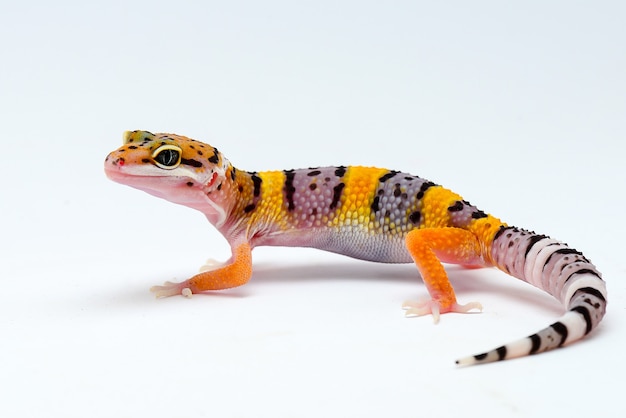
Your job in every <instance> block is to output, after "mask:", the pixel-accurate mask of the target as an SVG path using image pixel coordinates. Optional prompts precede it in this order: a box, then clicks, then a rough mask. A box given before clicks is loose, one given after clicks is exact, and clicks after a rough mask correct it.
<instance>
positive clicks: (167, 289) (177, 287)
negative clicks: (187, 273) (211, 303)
mask: <svg viewBox="0 0 626 418" xmlns="http://www.w3.org/2000/svg"><path fill="white" fill-rule="evenodd" d="M150 291H151V292H152V293H154V296H156V297H157V299H161V298H167V297H170V296H176V295H183V296H184V297H186V298H190V297H191V295H192V293H193V292H192V291H191V289H190V288H189V287H186V286H185V283H184V282H183V283H173V282H165V283H164V284H163V286H152V287H151V288H150Z"/></svg>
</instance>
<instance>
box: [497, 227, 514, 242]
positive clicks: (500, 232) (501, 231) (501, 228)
mask: <svg viewBox="0 0 626 418" xmlns="http://www.w3.org/2000/svg"><path fill="white" fill-rule="evenodd" d="M507 229H511V227H510V226H501V227H500V228H499V229H498V232H496V235H494V236H493V239H494V240H496V239H497V238H498V237H499V236H500V235H502V234H503V233H504V231H506V230H507Z"/></svg>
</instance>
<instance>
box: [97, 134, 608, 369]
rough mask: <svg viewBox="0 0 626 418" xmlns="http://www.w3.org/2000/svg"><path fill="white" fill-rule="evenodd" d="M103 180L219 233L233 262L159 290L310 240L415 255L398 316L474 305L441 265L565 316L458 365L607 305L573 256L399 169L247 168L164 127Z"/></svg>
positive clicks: (502, 355) (222, 275)
mask: <svg viewBox="0 0 626 418" xmlns="http://www.w3.org/2000/svg"><path fill="white" fill-rule="evenodd" d="M105 171H106V173H107V175H108V176H109V178H111V179H112V180H114V181H117V182H119V183H123V184H126V185H129V186H132V187H135V188H138V189H141V190H144V191H146V192H148V193H150V194H153V195H155V196H158V197H161V198H164V199H167V200H169V201H172V202H174V203H178V204H182V205H185V206H189V207H191V208H194V209H197V210H199V211H201V212H202V213H204V214H205V215H206V217H207V219H208V220H209V221H210V222H211V223H212V224H213V225H215V227H216V228H217V229H218V230H219V231H220V232H221V233H222V234H223V235H224V237H226V239H227V240H228V242H229V244H230V246H231V249H232V257H231V259H230V260H229V261H228V262H227V263H225V264H224V265H222V266H211V267H210V268H209V269H207V270H205V271H202V272H201V273H199V274H197V275H195V276H193V277H192V278H190V279H189V280H186V281H184V282H182V283H166V284H165V285H164V286H155V287H153V288H152V289H151V290H153V291H154V292H155V293H156V295H157V296H158V297H164V296H172V295H177V294H183V295H185V296H189V295H191V294H192V293H197V292H202V291H207V290H218V289H226V288H230V287H235V286H239V285H242V284H245V283H246V282H247V281H248V280H249V279H250V277H251V276H252V257H251V251H252V249H253V248H254V247H256V246H261V245H273V246H297V247H313V248H318V249H322V250H326V251H332V252H335V253H339V254H343V255H347V256H350V257H354V258H359V259H363V260H369V261H376V262H384V263H407V262H411V261H413V262H414V263H415V264H416V266H417V268H418V270H419V272H420V274H421V276H422V278H423V280H424V283H425V285H426V287H427V289H428V292H429V294H430V297H431V300H429V301H426V302H420V303H414V302H407V303H405V306H404V307H405V308H406V309H407V315H409V316H415V315H417V316H419V315H426V314H432V315H433V318H434V319H435V321H438V319H439V315H440V314H441V313H446V312H467V311H468V310H471V309H480V308H481V307H480V304H478V303H476V302H472V303H469V304H467V305H461V304H459V303H457V300H456V296H455V294H454V289H453V288H452V285H451V284H450V282H449V280H448V277H447V274H446V271H445V270H444V268H443V265H442V264H441V263H442V262H447V263H455V264H461V265H466V266H495V267H497V268H499V269H500V270H502V271H504V272H506V273H508V274H510V275H511V276H514V277H516V278H518V279H521V280H524V281H526V282H528V283H530V284H532V285H534V286H536V287H538V288H540V289H542V290H545V291H546V292H548V293H550V294H551V295H553V296H554V297H555V298H557V299H558V300H559V301H560V302H561V303H562V304H563V306H564V307H565V308H566V309H567V312H566V313H565V314H564V316H563V317H561V318H559V319H558V320H557V321H556V322H554V323H553V324H552V325H550V326H549V327H547V328H545V329H543V330H541V331H539V332H537V333H535V334H533V335H530V336H529V337H527V338H523V339H520V340H518V341H515V342H513V343H510V344H506V345H503V346H501V347H499V348H497V349H494V350H491V351H488V352H486V353H483V354H479V355H475V356H470V357H466V358H463V359H460V360H458V361H457V363H458V364H461V365H469V364H477V363H486V362H490V361H497V360H503V359H508V358H514V357H520V356H524V355H528V354H534V353H539V352H542V351H546V350H549V349H552V348H556V347H560V346H562V345H563V344H567V343H571V342H573V341H576V340H579V339H581V338H582V337H584V336H585V335H586V334H588V333H589V332H591V330H592V329H594V328H595V327H596V326H597V325H598V323H599V322H600V320H601V319H602V317H603V316H604V314H605V311H606V287H605V284H604V281H603V280H602V278H601V275H600V273H599V272H598V271H597V269H596V268H595V266H594V265H593V264H591V262H590V261H589V260H587V259H586V258H585V257H584V256H583V255H582V254H581V253H580V252H578V251H576V250H574V249H572V248H570V247H568V246H567V245H566V244H564V243H561V242H559V241H556V240H553V239H551V238H549V237H547V236H545V235H539V234H535V233H534V232H529V231H525V230H522V229H519V228H515V227H510V226H507V225H506V224H505V223H503V222H501V221H500V220H499V219H497V218H495V217H493V216H491V215H489V214H486V213H485V212H483V211H481V210H479V209H478V208H476V207H475V206H473V205H471V204H470V203H469V202H467V201H466V200H463V198H462V197H461V196H459V195H457V194H456V193H454V192H451V191H449V190H447V189H445V188H443V187H441V186H439V185H436V184H435V183H433V182H430V181H428V180H425V179H422V178H420V177H417V176H414V175H411V174H407V173H401V172H398V171H393V170H387V169H381V168H373V167H357V166H348V167H344V166H340V167H324V168H308V169H300V170H284V171H266V172H259V173H257V172H246V171H241V170H238V169H236V168H235V167H233V166H232V164H231V163H230V162H229V161H228V160H227V159H226V158H225V157H224V156H223V155H222V154H221V153H220V152H219V151H218V150H217V148H215V147H212V146H210V145H207V144H203V143H201V142H199V141H195V140H193V139H190V138H186V137H183V136H179V135H173V134H152V133H150V132H146V131H133V132H127V133H126V134H125V136H124V145H123V146H122V147H120V148H119V149H118V150H116V151H113V152H112V153H110V154H109V155H108V156H107V158H106V160H105Z"/></svg>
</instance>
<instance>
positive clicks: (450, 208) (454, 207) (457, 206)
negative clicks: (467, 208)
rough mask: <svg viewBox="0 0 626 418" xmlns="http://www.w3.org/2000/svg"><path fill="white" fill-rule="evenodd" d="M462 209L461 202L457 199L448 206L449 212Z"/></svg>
mask: <svg viewBox="0 0 626 418" xmlns="http://www.w3.org/2000/svg"><path fill="white" fill-rule="evenodd" d="M462 210H463V202H461V201H460V200H457V201H456V202H455V203H454V205H452V206H450V207H449V208H448V211H450V212H459V211H462Z"/></svg>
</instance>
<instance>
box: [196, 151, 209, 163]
mask: <svg viewBox="0 0 626 418" xmlns="http://www.w3.org/2000/svg"><path fill="white" fill-rule="evenodd" d="M198 155H204V154H203V153H202V151H200V150H198ZM209 161H211V160H210V159H209Z"/></svg>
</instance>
